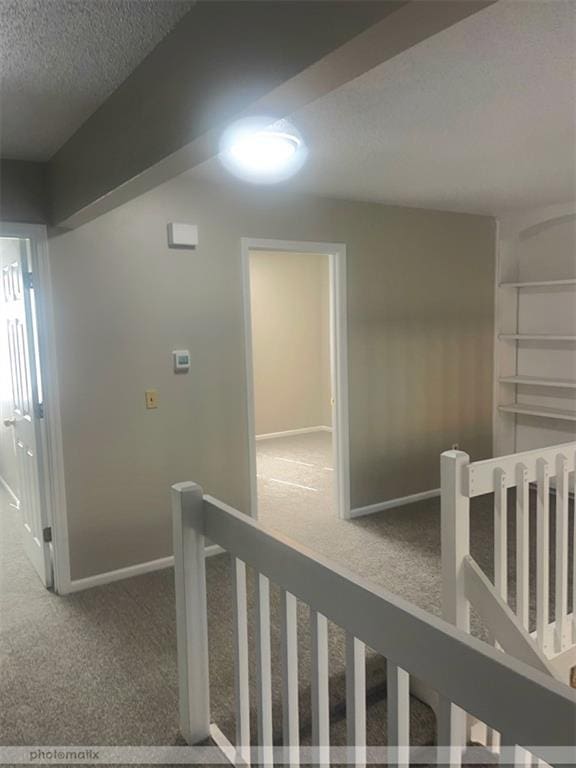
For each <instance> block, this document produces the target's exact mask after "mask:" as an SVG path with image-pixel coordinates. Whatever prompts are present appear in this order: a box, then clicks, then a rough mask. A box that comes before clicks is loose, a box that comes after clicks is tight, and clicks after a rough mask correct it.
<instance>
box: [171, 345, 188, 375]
mask: <svg viewBox="0 0 576 768" xmlns="http://www.w3.org/2000/svg"><path fill="white" fill-rule="evenodd" d="M172 359H173V360H174V373H188V371H189V370H190V352H188V350H187V349H175V350H174V351H173V352H172Z"/></svg>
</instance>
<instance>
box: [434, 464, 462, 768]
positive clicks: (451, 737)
mask: <svg viewBox="0 0 576 768" xmlns="http://www.w3.org/2000/svg"><path fill="white" fill-rule="evenodd" d="M469 463H470V457H469V456H468V454H467V453H464V452H463V451H445V452H444V453H443V454H442V457H441V460H440V478H441V483H440V484H441V490H442V497H441V528H442V537H441V540H442V615H443V617H444V619H445V620H446V621H448V622H450V623H451V624H455V625H456V626H457V627H459V628H460V629H462V630H464V631H465V632H470V605H469V603H468V600H467V598H466V592H465V583H464V573H463V563H464V558H465V557H466V556H467V555H468V554H469V551H470V499H469V498H468V496H466V495H465V493H464V472H465V468H466V467H467V466H468V464H469ZM466 730H467V725H466V713H465V712H464V711H463V710H462V709H460V707H458V706H456V705H455V704H453V703H452V702H450V701H447V700H445V699H442V698H441V700H440V702H439V717H438V744H439V746H442V747H444V748H449V754H448V759H447V760H446V763H447V764H448V765H450V766H459V765H460V762H461V756H462V751H463V749H464V748H465V746H466V735H467V734H466Z"/></svg>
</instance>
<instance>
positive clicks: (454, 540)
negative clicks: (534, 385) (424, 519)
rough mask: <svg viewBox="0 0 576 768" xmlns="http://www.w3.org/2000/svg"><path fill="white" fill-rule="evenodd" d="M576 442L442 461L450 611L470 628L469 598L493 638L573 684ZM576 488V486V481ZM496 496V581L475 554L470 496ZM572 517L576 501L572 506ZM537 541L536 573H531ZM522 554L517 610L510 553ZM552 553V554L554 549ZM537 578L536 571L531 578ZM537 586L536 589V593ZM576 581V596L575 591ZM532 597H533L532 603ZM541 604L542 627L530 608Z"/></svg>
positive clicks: (454, 454) (453, 454)
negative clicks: (511, 536)
mask: <svg viewBox="0 0 576 768" xmlns="http://www.w3.org/2000/svg"><path fill="white" fill-rule="evenodd" d="M575 466H576V442H574V443H565V444H562V445H555V446H552V447H549V448H543V449H538V450H534V451H526V452H523V453H517V454H513V455H511V456H500V457H497V458H495V459H488V460H486V461H477V462H473V463H471V462H470V457H469V456H468V455H467V454H466V453H462V452H461V451H447V452H446V453H444V454H442V459H441V484H442V581H443V615H444V618H445V619H447V620H448V621H450V622H452V623H453V624H455V625H456V626H457V627H459V628H460V629H463V630H465V631H467V632H469V631H470V618H469V616H470V602H473V603H474V607H475V608H476V609H477V610H478V612H479V613H480V615H481V617H482V618H483V619H484V621H485V623H486V625H487V628H488V630H489V631H490V632H491V634H492V636H493V639H494V640H495V641H498V643H499V644H500V645H501V646H502V647H503V648H504V650H506V651H508V652H509V653H511V654H512V655H515V656H517V657H518V658H521V659H523V660H524V661H527V662H528V663H530V664H532V665H533V666H535V667H537V668H539V669H548V671H549V672H550V673H551V674H554V675H555V676H556V677H558V678H559V679H562V680H563V681H564V682H569V673H570V669H571V668H572V667H573V666H574V665H576V557H574V556H573V558H572V559H573V568H572V573H570V572H569V568H568V564H569V549H570V548H572V550H573V551H576V525H575V524H573V526H572V530H573V531H574V532H575V533H574V534H573V535H574V539H573V541H572V543H571V542H570V540H569V531H570V525H569V493H570V484H571V483H573V482H574V470H575ZM533 486H535V491H536V512H535V513H536V528H535V542H531V541H530V493H531V488H532V487H533ZM510 488H515V490H516V502H515V507H516V508H515V523H516V540H515V542H509V541H508V517H509V515H510V514H512V511H511V510H509V508H508V507H509V504H508V490H509V489H510ZM551 488H553V490H554V492H555V494H556V512H555V528H556V536H555V539H554V541H552V542H551V541H550V530H549V528H550V490H551ZM572 488H573V485H572ZM486 494H493V505H494V579H493V584H491V583H490V582H489V580H488V579H487V578H486V577H485V575H484V574H482V571H481V569H480V567H479V566H478V564H477V563H476V562H475V561H474V560H473V559H472V558H471V556H470V500H471V499H472V498H474V497H477V496H483V495H486ZM572 515H574V506H573V505H572ZM531 544H532V550H533V554H535V558H532V561H533V562H534V563H535V566H532V567H535V571H536V572H535V573H534V574H531V572H530V568H531V557H530V553H531ZM510 552H512V553H513V554H514V556H515V561H516V562H515V576H516V586H515V595H514V604H515V614H514V613H512V610H511V609H510V607H509V605H508V603H509V597H510V594H509V593H510V590H509V585H508V566H509V562H508V558H509V553H510ZM551 553H552V555H551ZM551 556H552V557H553V559H554V573H555V577H554V578H555V583H554V589H553V592H552V594H553V596H554V602H553V604H554V609H555V620H554V621H551V620H550V615H549V607H550V599H551V588H550V583H549V582H550V564H551V563H550V558H551ZM531 576H532V577H533V578H532V579H531ZM531 584H533V585H534V593H533V594H532V595H531V592H530V590H531ZM571 584H572V601H571V605H569V603H568V596H569V593H570V587H571ZM531 597H532V598H533V599H532V601H531ZM531 604H535V614H536V617H535V618H536V621H535V626H534V627H532V626H531V625H530V606H531Z"/></svg>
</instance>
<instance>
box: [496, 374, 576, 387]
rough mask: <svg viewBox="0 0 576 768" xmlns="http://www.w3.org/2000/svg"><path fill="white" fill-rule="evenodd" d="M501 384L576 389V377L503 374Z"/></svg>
mask: <svg viewBox="0 0 576 768" xmlns="http://www.w3.org/2000/svg"><path fill="white" fill-rule="evenodd" d="M500 384H529V385H530V386H533V387H560V388H562V389H576V379H547V378H545V377H544V376H503V377H502V378H500Z"/></svg>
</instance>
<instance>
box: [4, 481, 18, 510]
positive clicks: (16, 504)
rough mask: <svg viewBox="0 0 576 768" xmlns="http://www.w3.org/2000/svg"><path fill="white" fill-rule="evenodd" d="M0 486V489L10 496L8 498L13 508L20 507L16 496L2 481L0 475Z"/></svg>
mask: <svg viewBox="0 0 576 768" xmlns="http://www.w3.org/2000/svg"><path fill="white" fill-rule="evenodd" d="M0 485H1V486H2V488H4V490H5V491H6V493H7V494H8V496H10V498H11V499H12V502H13V503H14V506H15V507H18V508H19V507H20V500H19V498H18V496H16V494H15V493H14V491H13V490H12V488H10V486H9V485H8V483H7V482H6V480H4V478H3V477H2V476H1V475H0Z"/></svg>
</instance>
